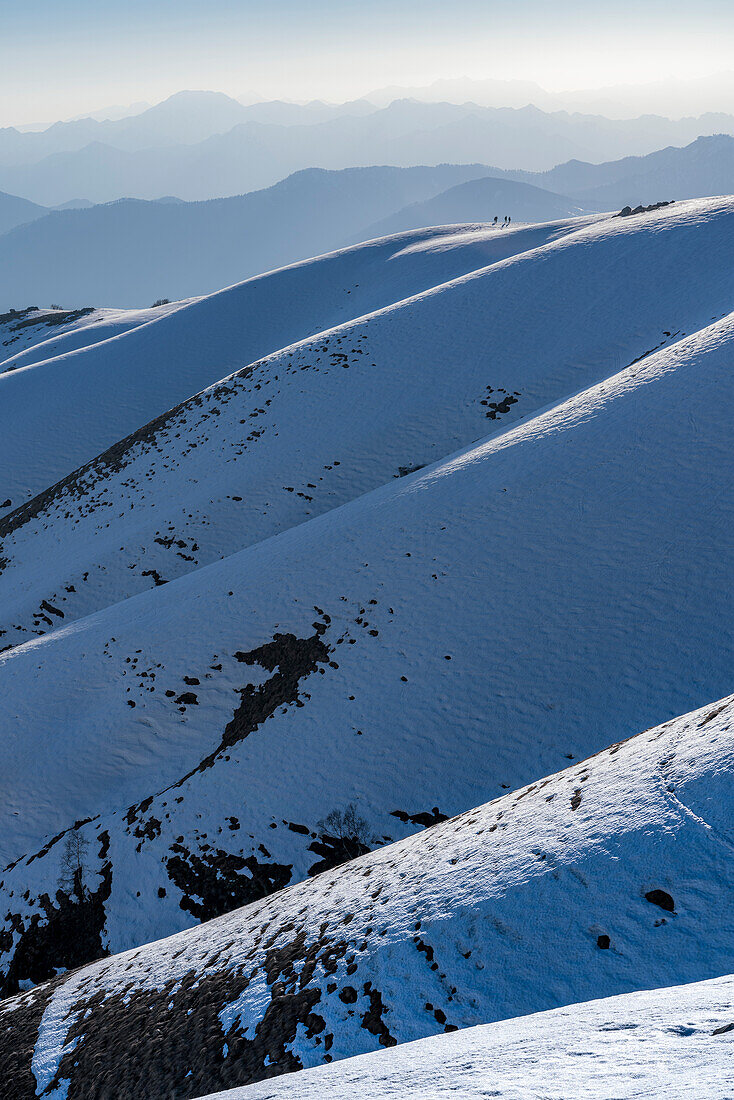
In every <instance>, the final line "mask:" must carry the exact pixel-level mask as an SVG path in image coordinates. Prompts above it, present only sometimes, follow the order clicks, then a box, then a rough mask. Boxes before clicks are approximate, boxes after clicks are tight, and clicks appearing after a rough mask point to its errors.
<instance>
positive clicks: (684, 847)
mask: <svg viewBox="0 0 734 1100" xmlns="http://www.w3.org/2000/svg"><path fill="white" fill-rule="evenodd" d="M733 720H734V699H732V698H731V697H730V698H728V699H723V700H720V701H719V702H717V703H712V704H709V705H708V706H706V707H704V708H703V709H701V710H699V711H697V712H695V713H692V714H689V715H685V716H683V717H682V718H678V719H675V720H673V721H670V722H667V723H665V724H664V725H662V726H658V727H656V728H654V729H652V730H649V731H647V732H645V733H641V734H639V735H637V736H636V737H633V738H631V739H630V740H628V741H626V742H623V743H620V744H614V745H612V746H611V747H610V748H607V749H604V750H603V751H602V752H600V753H598V754H597V755H596V756H595V757H593V758H591V759H588V760H585V761H583V762H581V763H578V764H573V765H571V766H569V767H568V768H567V769H566V770H565V771H562V772H559V773H558V774H556V775H553V776H549V777H548V778H546V779H543V780H539V781H537V782H534V783H532V784H530V785H529V786H528V787H524V788H522V789H520V790H518V791H515V792H514V793H512V794H506V795H505V796H504V797H502V798H501V799H498V800H496V801H494V802H491V803H489V804H487V805H485V806H482V807H480V808H478V809H475V810H471V811H469V812H466V813H463V814H461V815H460V816H459V817H457V818H454V819H452V820H449V821H445V822H443V823H441V824H438V825H436V826H434V827H433V828H431V829H429V830H427V831H426V832H423V833H421V834H419V835H417V836H413V837H410V838H408V839H406V840H404V841H402V842H401V843H399V844H397V845H393V846H391V847H389V848H387V849H385V850H383V851H379V852H373V853H370V854H368V855H365V856H363V857H362V858H359V859H356V860H353V861H352V862H350V863H348V864H346V865H345V866H343V867H340V868H338V869H337V870H335V871H329V872H326V873H324V874H322V875H320V876H318V877H317V878H316V879H314V880H313V881H312V882H308V883H302V884H300V885H297V886H294V887H291V888H290V889H287V890H284V891H282V892H280V893H279V894H277V895H275V896H273V897H271V898H268V899H265V900H262V901H257V902H255V903H254V904H251V905H249V906H247V907H245V908H243V909H240V910H238V911H237V912H234V913H231V914H229V915H228V916H224V917H222V918H220V919H219V920H214V921H211V922H209V923H208V924H205V925H202V926H200V927H199V928H195V929H191V930H189V931H186V932H182V933H180V934H179V935H177V936H173V937H171V938H170V939H168V940H164V941H162V942H159V943H153V944H148V945H147V946H144V947H139V948H137V949H135V950H133V951H130V952H126V953H124V954H122V955H119V956H118V957H116V958H112V959H103V960H101V961H99V962H97V963H94V964H92V965H91V966H88V967H85V968H82V969H80V970H77V971H75V972H74V973H72V974H69V975H68V976H66V977H64V976H62V977H60V978H57V979H55V980H54V981H53V982H51V983H50V984H49V985H46V986H41V987H39V988H38V989H36V990H34V991H32V992H29V993H25V994H21V995H19V996H17V997H13V998H10V999H8V1000H7V1001H6V1002H5V1003H4V1004H3V1005H0V1072H1V1073H2V1079H3V1081H4V1082H7V1083H8V1085H9V1086H10V1088H11V1089H12V1094H13V1096H15V1097H18V1098H19V1100H23V1098H25V1097H32V1096H35V1095H38V1096H43V1097H51V1096H53V1097H60V1096H64V1097H66V1096H69V1097H72V1098H76V1097H85V1098H87V1097H90V1098H91V1097H106V1096H115V1097H116V1098H117V1100H128V1098H130V1100H133V1098H136V1100H137V1098H142V1097H146V1098H149V1097H158V1096H160V1097H164V1096H171V1095H173V1096H176V1097H177V1098H180V1100H185V1098H188V1097H196V1096H201V1095H203V1094H206V1093H207V1092H213V1091H216V1090H218V1089H225V1088H232V1087H234V1086H236V1085H245V1084H248V1083H250V1082H255V1081H258V1080H263V1079H267V1078H270V1077H274V1076H277V1075H279V1074H281V1073H285V1072H290V1071H292V1070H295V1069H299V1068H301V1067H302V1066H303V1067H310V1066H317V1065H321V1064H323V1063H325V1062H330V1061H332V1060H338V1059H341V1058H347V1057H351V1056H353V1055H355V1054H362V1053H366V1052H368V1051H374V1050H379V1049H380V1048H381V1047H392V1046H395V1045H396V1044H398V1043H404V1042H411V1041H412V1040H415V1039H420V1038H423V1037H425V1036H429V1035H439V1034H441V1033H444V1032H449V1031H452V1030H455V1029H457V1028H465V1027H471V1026H473V1025H475V1024H479V1023H491V1022H492V1021H497V1020H502V1019H509V1018H511V1017H515V1016H520V1015H525V1014H528V1013H537V1012H543V1011H545V1010H547V1009H552V1008H558V1007H560V1006H563V1005H567V1004H571V1003H575V1002H579V1001H585V1000H591V999H592V998H597V997H599V996H600V995H601V996H602V997H609V996H614V995H616V994H619V993H627V992H630V991H632V990H635V989H639V988H653V987H664V986H669V985H672V984H676V983H680V982H693V981H702V980H705V979H708V978H713V977H719V976H721V975H722V974H728V973H731V972H732V970H734V905H733V904H732V903H733V902H734V848H733V846H732V842H731V820H732V808H733V791H732V781H731V769H732V764H734V759H733V754H734V724H733ZM610 732H611V731H610V730H609V728H607V731H606V735H605V740H607V741H608V740H609V734H610ZM725 988H726V986H724V985H723V984H714V985H712V986H711V987H710V992H709V995H708V997H706V994H705V993H704V992H703V991H693V994H692V997H691V998H689V997H688V996H687V994H686V991H685V990H681V991H679V995H678V996H676V993H675V992H673V993H670V994H669V993H660V994H658V995H657V996H654V995H651V994H646V995H643V996H641V997H640V998H639V999H638V1000H637V1001H632V1002H629V1003H628V1004H627V1005H624V1004H622V1003H621V1002H620V1003H619V1004H618V1005H615V1006H608V1007H607V1006H606V1005H604V1004H603V1002H598V1001H597V1002H596V1003H595V1004H592V1005H590V1006H587V1007H586V1008H576V1009H574V1010H572V1011H570V1012H569V1013H566V1014H559V1015H558V1017H557V1018H556V1020H553V1018H552V1017H547V1018H541V1019H540V1020H538V1019H530V1020H526V1021H517V1020H513V1021H511V1022H510V1023H508V1024H506V1025H504V1026H503V1028H499V1029H494V1030H492V1029H490V1030H489V1031H488V1032H484V1033H481V1035H482V1042H483V1043H484V1042H485V1040H484V1035H486V1036H487V1039H486V1043H487V1044H488V1045H489V1044H491V1043H492V1042H495V1043H499V1044H500V1046H501V1044H502V1041H503V1039H504V1042H505V1043H507V1044H509V1047H510V1053H509V1055H508V1064H507V1065H506V1066H505V1070H506V1072H507V1073H508V1075H510V1074H512V1072H513V1065H512V1057H513V1053H512V1052H513V1051H514V1058H515V1059H517V1057H518V1047H520V1049H523V1050H524V1052H525V1053H524V1057H525V1058H526V1059H528V1060H530V1059H532V1057H533V1050H534V1047H533V1043H538V1042H540V1043H542V1042H545V1043H548V1042H549V1041H550V1040H549V1038H548V1036H549V1030H550V1031H553V1030H555V1025H556V1024H557V1025H558V1026H557V1031H558V1037H557V1039H556V1040H555V1042H554V1049H555V1052H556V1053H555V1057H556V1059H558V1061H559V1063H561V1064H563V1063H564V1057H563V1052H564V1049H565V1050H566V1051H571V1050H573V1048H574V1042H573V1034H574V1033H573V1030H572V1029H573V1027H574V1022H575V1021H579V1022H580V1023H576V1024H575V1026H576V1027H577V1028H578V1027H579V1026H581V1027H582V1028H585V1029H586V1031H585V1034H587V1035H589V1036H590V1045H591V1049H590V1050H589V1051H588V1053H587V1055H586V1057H585V1058H584V1060H583V1061H579V1062H578V1063H577V1065H578V1066H579V1067H581V1068H580V1072H584V1071H588V1070H590V1068H591V1063H590V1062H589V1061H587V1058H592V1057H594V1058H596V1057H599V1047H600V1039H601V1034H600V1028H601V1027H603V1026H610V1031H609V1032H608V1034H607V1042H606V1044H605V1048H604V1049H605V1052H606V1056H607V1057H608V1058H610V1059H611V1060H612V1062H613V1061H614V1059H613V1053H614V1051H615V1050H620V1056H621V1057H624V1053H623V1050H624V1044H623V1042H622V1041H621V1040H620V1036H619V1034H618V1033H617V1031H616V1030H615V1028H616V1027H625V1026H627V1024H628V1023H632V1024H635V1023H638V1024H642V1025H644V1027H646V1028H647V1034H648V1036H649V1038H650V1042H651V1043H652V1042H655V1044H656V1049H658V1050H659V1044H660V1042H661V1038H662V1037H661V1036H660V1034H659V1031H658V1028H659V1027H660V1026H662V1027H668V1028H670V1030H669V1031H667V1033H666V1034H667V1036H668V1041H669V1043H670V1050H671V1052H673V1055H674V1056H675V1055H676V1054H677V1052H678V1051H679V1050H680V1046H679V1044H680V1043H682V1042H683V1041H684V1040H686V1041H687V1043H688V1049H690V1051H691V1055H690V1057H691V1059H696V1058H697V1057H698V1058H700V1059H701V1063H700V1064H701V1065H702V1067H703V1069H704V1070H705V1069H706V1066H707V1065H708V1066H709V1067H710V1065H711V1059H712V1057H713V1050H712V1047H711V1045H710V1044H709V1042H708V1038H709V1037H710V1038H711V1039H712V1040H713V1039H714V1038H716V1040H717V1042H721V1044H722V1053H721V1054H720V1055H719V1057H720V1059H721V1065H722V1066H725V1062H724V1058H725V1053H724V1051H728V1050H729V1044H730V1043H731V1035H730V1033H729V1031H728V1030H726V1029H727V1028H728V1026H729V1024H730V1023H731V1022H732V1016H731V1009H730V1007H728V1006H726V1005H725V1004H723V1003H722V1000H723V999H724V998H725V994H724V990H725ZM646 1004H647V1005H649V1006H650V1007H649V1009H648V1010H647V1015H646V1016H645V1017H643V1019H640V1015H641V1013H644V1012H645V1009H644V1006H645V1005H646ZM656 1005H657V1006H658V1007H657V1008H656ZM653 1014H654V1015H653ZM651 1016H652V1018H651ZM630 1017H632V1019H630ZM673 1017H675V1018H673ZM656 1020H657V1021H658V1025H657V1028H656V1027H655V1023H656ZM523 1029H526V1030H525V1031H524V1032H523ZM707 1029H708V1031H707V1034H706V1035H704V1034H703V1032H704V1031H706V1030H707ZM721 1029H724V1030H721ZM714 1031H717V1032H718V1034H717V1035H716V1036H714V1035H713V1034H712V1033H713V1032H714ZM476 1035H477V1033H474V1032H472V1033H469V1034H468V1035H463V1036H459V1037H455V1038H457V1040H458V1042H459V1043H460V1044H462V1043H463V1044H472V1043H474V1042H476ZM492 1036H494V1038H491V1037H492ZM525 1036H527V1039H525ZM428 1049H429V1053H432V1051H433V1047H429V1048H428ZM440 1049H441V1050H442V1051H444V1050H445V1056H446V1057H447V1059H449V1062H450V1059H451V1057H452V1055H451V1053H450V1051H451V1049H452V1048H451V1047H450V1046H449V1045H448V1044H447V1045H446V1047H445V1048H444V1047H441V1048H440ZM459 1049H461V1048H459ZM464 1049H469V1048H468V1047H466V1046H465V1047H464ZM583 1049H587V1048H586V1047H584V1048H583ZM412 1056H413V1054H412V1052H411V1051H410V1050H409V1051H407V1052H406V1053H405V1058H406V1059H407V1063H406V1064H407V1065H408V1066H409V1065H410V1064H411V1058H412ZM380 1065H381V1066H382V1065H384V1067H385V1070H384V1072H386V1073H389V1072H390V1068H389V1067H391V1066H392V1067H394V1066H395V1062H393V1061H385V1062H384V1063H380ZM600 1070H601V1072H604V1069H603V1066H601V1067H600ZM520 1071H521V1067H520V1066H517V1065H516V1068H515V1074H516V1079H517V1074H518V1073H520ZM344 1072H345V1073H346V1074H349V1073H350V1068H349V1064H347V1066H345V1067H344ZM378 1072H382V1070H379V1069H378ZM454 1072H460V1070H459V1069H458V1068H457V1069H455V1070H454ZM536 1072H537V1070H536ZM607 1072H608V1073H609V1072H612V1073H614V1072H620V1073H621V1067H616V1068H615V1067H614V1066H613V1067H612V1069H611V1070H609V1069H607ZM613 1079H614V1078H611V1079H610V1080H613ZM507 1080H508V1079H507V1078H506V1081H507ZM367 1081H368V1083H369V1077H368V1078H367ZM511 1081H512V1077H511V1076H510V1077H509V1081H508V1084H509V1082H511ZM459 1084H460V1082H459ZM548 1084H549V1088H552V1087H554V1083H553V1082H552V1081H550V1080H549V1082H548ZM289 1085H290V1082H289ZM296 1087H299V1086H298V1085H296ZM303 1087H304V1088H305V1089H308V1078H307V1077H306V1078H304V1085H303ZM498 1087H499V1086H498ZM625 1087H626V1086H625ZM36 1088H37V1092H36ZM280 1094H281V1093H280V1090H278V1089H276V1090H275V1092H274V1095H276V1096H277V1095H280ZM704 1094H705V1095H709V1094H708V1093H700V1094H699V1095H704ZM245 1095H246V1094H245ZM255 1095H259V1096H262V1095H269V1094H268V1092H267V1090H265V1091H264V1092H263V1091H259V1092H256V1093H255ZM296 1095H297V1094H296ZM306 1095H308V1093H306ZM364 1095H370V1094H369V1091H367V1092H365V1093H364ZM388 1095H389V1093H388ZM418 1095H420V1094H418ZM438 1095H440V1093H439V1094H438ZM470 1095H471V1094H470ZM498 1095H503V1093H502V1092H500V1093H499V1094H498ZM504 1095H506V1093H505V1094H504ZM510 1095H513V1094H512V1093H510ZM549 1095H557V1094H554V1093H552V1092H551V1093H550V1094H549ZM565 1095H574V1096H575V1095H576V1094H575V1093H574V1092H573V1091H571V1092H570V1093H567V1094H565ZM581 1095H584V1093H583V1092H582V1093H581ZM596 1095H600V1094H599V1093H597V1094H596ZM603 1095H618V1093H617V1092H614V1093H611V1092H610V1093H608V1094H607V1093H604V1094H603ZM622 1095H635V1093H629V1092H627V1093H625V1092H622ZM713 1095H716V1094H713Z"/></svg>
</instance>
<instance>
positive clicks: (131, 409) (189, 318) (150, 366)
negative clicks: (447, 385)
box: [0, 219, 578, 507]
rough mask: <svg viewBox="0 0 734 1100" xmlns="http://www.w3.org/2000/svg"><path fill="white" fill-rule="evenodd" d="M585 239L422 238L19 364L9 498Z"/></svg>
mask: <svg viewBox="0 0 734 1100" xmlns="http://www.w3.org/2000/svg"><path fill="white" fill-rule="evenodd" d="M577 228H578V225H577V224H576V223H574V221H573V219H569V220H566V221H565V222H561V223H549V224H548V225H543V226H538V227H529V228H527V229H525V230H523V229H519V230H518V231H517V232H516V233H514V234H513V233H504V234H503V233H500V232H499V231H497V230H496V229H489V228H488V227H485V228H484V229H483V230H477V228H476V227H469V229H458V230H454V231H452V232H451V233H450V234H449V235H448V237H447V234H446V232H445V230H441V229H428V230H418V231H415V232H413V233H409V234H404V235H402V236H400V237H397V238H387V239H383V240H381V241H373V242H369V243H368V244H364V245H359V246H357V247H354V248H349V249H345V250H342V251H341V252H335V253H330V254H329V255H327V256H323V257H320V258H318V259H315V260H310V261H307V262H305V263H301V264H296V265H294V266H292V267H288V268H282V269H280V270H278V271H275V272H271V273H269V274H267V275H264V276H261V277H259V278H254V279H250V280H248V281H247V282H245V283H242V284H239V285H237V286H234V287H230V288H228V289H227V290H224V291H221V292H219V293H218V294H214V295H211V296H210V297H207V298H204V299H200V300H197V301H194V302H192V303H191V304H190V305H188V306H186V307H185V308H183V309H177V310H176V311H175V312H174V313H173V314H169V315H167V316H165V315H162V316H160V318H159V319H157V320H156V321H155V322H153V323H150V324H147V325H141V326H138V327H137V328H135V329H134V330H133V331H131V332H126V333H124V334H122V335H121V336H119V337H117V338H116V339H112V340H107V341H105V342H103V343H101V344H96V345H95V346H94V347H93V348H89V349H81V350H79V351H76V352H69V353H68V354H66V355H61V356H58V357H56V358H53V359H50V360H47V361H45V362H42V363H36V364H35V365H34V366H33V369H32V370H14V369H13V367H14V366H16V363H15V362H14V361H13V360H12V359H11V360H9V361H8V362H6V364H5V371H6V373H5V374H4V375H0V495H1V496H2V499H5V497H9V498H11V500H12V505H13V507H17V506H18V505H19V504H23V503H25V502H26V501H27V500H28V499H29V498H30V497H31V496H33V495H35V494H36V493H38V492H40V491H41V490H43V489H45V488H47V487H48V486H49V485H51V484H53V482H55V481H56V480H57V479H58V478H60V477H63V476H65V475H66V474H68V473H70V472H71V471H72V470H74V469H76V468H77V467H78V466H80V465H82V464H83V463H84V462H87V461H88V460H89V459H91V458H93V457H94V456H95V455H97V454H99V453H100V452H101V451H103V450H104V449H105V448H106V447H109V446H111V445H112V444H113V443H116V442H117V441H118V440H119V439H121V438H122V437H123V436H125V435H126V434H127V433H129V432H133V431H135V430H136V429H137V428H139V427H140V426H141V425H142V424H145V423H147V422H148V421H149V420H152V419H153V418H154V417H156V416H158V415H160V414H161V413H164V412H165V411H166V410H168V409H169V408H171V406H173V405H175V404H177V403H178V402H180V401H185V400H186V399H187V398H189V397H191V395H192V394H195V393H197V392H198V391H199V390H201V389H203V388H204V387H205V386H209V385H211V384H212V383H214V382H216V381H218V380H219V379H221V378H224V377H225V376H227V375H228V374H229V373H230V372H231V371H233V370H235V369H238V368H241V367H244V366H246V365H247V364H249V363H252V362H253V361H254V360H256V359H258V358H259V357H260V356H263V355H267V354H270V353H272V352H275V351H278V350H279V349H281V348H284V347H288V346H289V345H291V344H293V343H294V342H296V341H299V340H302V339H303V338H304V337H307V336H309V335H310V334H312V333H318V332H322V331H323V330H325V329H329V328H331V327H332V326H334V325H337V324H340V323H343V322H344V321H348V320H350V319H352V318H354V317H360V316H362V315H363V314H366V313H369V312H370V311H373V310H375V309H380V308H382V307H384V306H388V305H390V304H391V303H394V302H399V301H400V300H402V299H403V298H406V297H408V296H410V295H413V294H416V293H420V292H422V291H425V290H427V289H429V288H430V287H434V286H436V285H439V284H442V283H445V282H446V281H447V280H452V279H455V278H457V277H458V276H461V275H463V274H464V273H466V272H471V271H474V270H476V269H478V268H483V267H484V266H485V265H486V264H491V263H493V262H496V261H497V260H501V259H503V258H504V257H506V256H512V255H513V254H514V253H515V252H517V251H523V250H527V249H528V248H534V247H535V246H537V245H539V244H543V243H545V242H547V241H549V240H553V239H554V238H555V237H558V236H562V235H563V234H564V233H571V232H574V231H575V230H577ZM29 409H32V410H33V416H32V420H31V421H30V423H29V418H28V415H27V412H28V410H29Z"/></svg>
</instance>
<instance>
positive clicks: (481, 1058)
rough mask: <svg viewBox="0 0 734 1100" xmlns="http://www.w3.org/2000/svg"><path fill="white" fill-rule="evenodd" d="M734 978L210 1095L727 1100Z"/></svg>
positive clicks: (732, 1067)
mask: <svg viewBox="0 0 734 1100" xmlns="http://www.w3.org/2000/svg"><path fill="white" fill-rule="evenodd" d="M733 1044H734V977H732V976H728V977H725V978H714V979H712V980H711V981H708V982H694V983H693V984H691V985H685V986H673V987H672V988H668V989H655V990H650V991H645V992H643V993H627V994H624V995H622V996H618V997H607V998H605V999H603V1000H599V1001H590V1002H588V1003H586V1004H580V1005H572V1006H571V1007H569V1008H557V1009H554V1010H553V1011H551V1012H542V1013H538V1014H537V1015H533V1016H526V1017H522V1018H520V1019H515V1020H507V1021H504V1022H502V1023H499V1024H485V1025H483V1026H481V1027H474V1028H468V1029H467V1030H466V1031H462V1032H458V1033H455V1034H453V1035H441V1036H436V1037H432V1038H430V1039H420V1040H418V1041H417V1042H416V1043H408V1044H406V1045H404V1046H399V1047H396V1048H395V1049H393V1050H390V1051H381V1052H380V1053H378V1054H363V1055H358V1056H356V1057H354V1058H348V1059H345V1060H344V1061H342V1062H335V1063H334V1064H333V1065H332V1066H329V1067H326V1066H324V1067H321V1068H319V1069H312V1070H307V1071H306V1072H305V1073H299V1074H298V1076H297V1077H293V1076H288V1077H283V1078H280V1079H279V1080H275V1081H274V1080H270V1081H268V1082H267V1083H264V1084H260V1085H249V1086H246V1087H245V1088H243V1089H232V1090H231V1091H227V1092H224V1093H217V1095H216V1097H214V1096H209V1097H207V1098H206V1100H281V1098H285V1097H287V1098H288V1100H323V1098H330V1097H331V1098H334V1100H337V1098H339V1100H342V1098H343V1097H346V1096H358V1097H359V1098H360V1100H385V1098H386V1097H391V1098H393V1100H443V1098H444V1097H446V1098H451V1100H456V1097H457V1096H460V1097H461V1098H462V1100H486V1098H487V1097H489V1096H491V1097H499V1098H503V1100H538V1097H543V1100H569V1097H573V1098H574V1100H599V1098H600V1097H611V1096H613V1097H615V1100H649V1098H650V1097H651V1096H665V1097H667V1098H668V1100H683V1098H685V1100H694V1098H700V1097H703V1096H705V1097H706V1100H730V1097H731V1096H732V1092H733V1090H734V1046H733Z"/></svg>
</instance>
